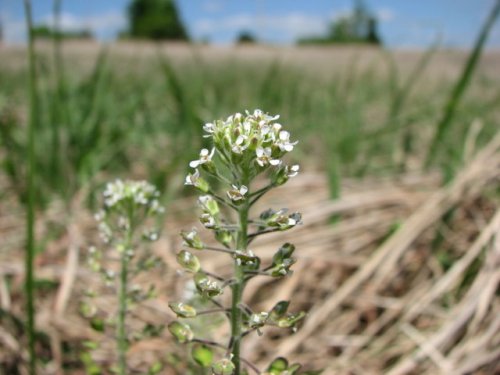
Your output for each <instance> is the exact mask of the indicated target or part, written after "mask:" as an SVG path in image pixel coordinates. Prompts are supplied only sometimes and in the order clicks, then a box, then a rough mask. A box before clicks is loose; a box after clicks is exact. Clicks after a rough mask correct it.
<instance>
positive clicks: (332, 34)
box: [298, 0, 381, 44]
mask: <svg viewBox="0 0 500 375" xmlns="http://www.w3.org/2000/svg"><path fill="white" fill-rule="evenodd" d="M298 42H299V44H319V43H321V44H328V43H369V44H381V39H380V37H379V34H378V22H377V18H376V17H375V16H374V15H373V14H371V13H370V11H369V10H368V8H367V7H366V6H365V3H364V2H363V0H356V1H355V3H354V8H353V11H352V12H351V13H349V14H347V15H345V16H342V17H339V18H337V19H336V20H335V21H333V22H332V24H331V25H330V28H329V32H328V34H327V35H326V36H324V37H313V38H304V39H300V40H299V41H298Z"/></svg>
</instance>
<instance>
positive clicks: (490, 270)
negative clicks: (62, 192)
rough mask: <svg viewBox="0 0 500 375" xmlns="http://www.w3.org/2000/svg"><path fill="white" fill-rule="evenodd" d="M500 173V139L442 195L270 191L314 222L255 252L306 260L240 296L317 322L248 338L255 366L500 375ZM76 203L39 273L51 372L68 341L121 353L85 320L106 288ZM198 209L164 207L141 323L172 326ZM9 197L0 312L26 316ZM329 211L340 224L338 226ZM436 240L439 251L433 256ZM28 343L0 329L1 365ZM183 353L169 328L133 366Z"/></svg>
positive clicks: (370, 185)
mask: <svg viewBox="0 0 500 375" xmlns="http://www.w3.org/2000/svg"><path fill="white" fill-rule="evenodd" d="M499 178H500V137H497V138H496V139H494V140H492V141H491V143H490V144H489V145H488V147H486V148H485V149H484V150H482V151H481V152H479V153H478V154H477V155H476V156H475V158H474V159H473V160H472V161H471V162H470V163H469V164H468V166H467V167H466V168H465V169H464V170H463V171H462V172H461V173H460V174H459V175H458V176H457V177H456V178H455V180H453V181H452V182H451V183H450V184H448V185H447V186H444V187H440V183H439V181H438V179H437V178H435V177H432V176H423V175H411V174H409V175H407V176H405V177H401V178H399V179H397V180H365V181H361V182H360V181H351V182H350V181H346V182H345V183H344V186H343V190H344V191H343V194H342V198H341V199H339V200H337V201H330V200H329V199H328V191H327V186H326V181H325V179H324V178H323V176H322V175H321V174H316V173H309V174H303V175H302V176H301V177H300V178H297V179H295V180H293V181H292V182H291V183H290V184H289V185H288V186H287V187H283V188H280V189H279V190H277V191H275V192H274V194H270V196H269V198H268V200H267V201H266V202H264V203H263V204H262V208H265V207H268V206H274V207H282V206H283V207H284V206H288V207H290V209H291V210H299V211H302V212H303V217H304V223H305V224H304V225H303V226H302V227H301V228H299V229H297V230H295V231H292V232H287V233H285V234H275V235H270V236H269V237H266V238H262V239H259V240H258V241H256V242H255V244H254V251H255V252H256V253H257V254H259V255H260V256H261V257H262V259H263V261H264V262H266V261H268V260H269V259H270V258H271V257H272V254H273V252H274V251H275V249H276V248H277V247H278V246H279V245H280V244H281V243H282V242H283V241H285V240H286V241H290V242H293V243H295V244H296V245H297V248H298V251H297V256H298V258H299V261H298V263H297V264H296V266H295V273H294V275H293V276H292V277H290V278H287V279H285V280H283V281H281V282H279V283H276V282H275V281H270V280H267V279H265V278H263V279H256V280H254V281H252V282H251V283H250V284H249V285H248V288H247V290H246V295H245V299H246V300H247V301H250V304H251V305H252V306H254V307H255V308H256V309H257V310H258V309H262V310H265V309H269V308H270V307H272V305H273V304H274V302H276V301H277V300H283V299H292V300H293V305H292V309H295V310H297V309H305V310H307V311H308V312H309V314H308V317H307V320H306V321H305V324H304V325H303V327H301V329H300V330H299V331H298V332H297V333H296V334H293V335H292V334H283V333H282V332H275V331H274V330H268V331H267V332H266V335H265V339H261V338H258V337H256V336H250V337H249V338H248V339H247V341H246V344H245V354H246V357H248V358H249V359H252V360H254V361H256V362H257V363H259V366H260V367H261V368H262V367H263V366H264V365H265V363H267V362H268V361H269V360H270V359H271V358H273V357H275V356H276V355H287V356H289V357H291V358H293V359H294V360H297V361H299V362H301V363H304V364H307V367H308V368H325V372H324V374H326V375H334V374H335V375H340V374H382V373H384V374H385V373H387V374H391V375H396V374H469V373H475V374H494V373H498V371H499V370H500V367H499V366H498V358H499V356H500V350H499V347H500V334H499V332H500V329H499V328H500V318H499V314H498V313H499V311H500V310H499V306H500V300H499V298H498V285H499V281H500V272H499V269H500V267H499V266H500V235H499V233H500V211H499V210H498V200H495V199H493V198H488V196H487V194H486V192H487V191H488V186H490V187H491V186H495V184H496V186H498V182H499ZM81 196H83V192H82V195H80V196H79V197H80V198H79V197H77V198H75V200H74V202H73V206H72V212H73V214H72V215H71V220H70V222H69V223H59V224H60V225H64V226H65V228H66V229H65V232H64V235H62V236H60V237H57V239H56V240H54V241H52V242H51V243H50V244H48V246H47V251H45V252H44V253H43V254H40V255H39V257H38V259H37V276H38V278H41V279H46V280H52V281H54V282H56V284H57V288H56V289H53V290H51V291H48V292H44V293H43V296H42V295H41V294H40V293H39V296H40V298H39V299H38V301H37V323H38V327H39V329H40V330H42V331H43V332H46V333H47V334H48V336H49V338H50V339H49V341H50V343H51V348H50V351H51V357H52V361H51V363H50V364H49V365H48V366H47V367H46V370H45V371H44V373H47V374H52V373H54V374H55V373H58V371H59V369H60V368H61V366H62V364H63V362H64V358H63V355H62V352H61V343H63V342H66V343H70V344H71V345H75V344H77V343H78V342H81V341H82V340H84V339H90V338H92V339H96V340H98V341H99V342H101V343H102V344H103V345H102V349H101V350H100V351H99V352H97V353H96V357H97V358H98V360H100V361H109V360H110V358H112V352H113V350H112V349H113V343H112V341H111V340H110V337H106V336H100V335H99V334H97V333H96V332H95V331H92V330H91V329H90V328H89V327H88V323H87V322H86V321H85V320H84V319H82V318H81V317H80V316H79V314H78V303H79V296H81V295H82V292H83V290H84V289H85V288H86V287H88V286H89V285H95V284H97V283H98V280H97V279H96V278H95V275H93V274H91V273H89V272H88V271H87V270H86V268H85V266H84V261H83V259H84V253H85V248H86V247H87V246H89V245H90V244H91V243H92V242H93V241H94V240H93V238H95V229H94V223H93V220H92V215H91V213H89V212H88V211H86V210H85V209H84V208H83V204H82V202H81ZM297 196H300V197H301V199H299V200H297V199H294V197H297ZM193 200H194V199H192V198H185V199H183V200H178V201H176V202H175V203H174V204H173V206H172V207H171V208H170V210H169V212H170V215H169V220H168V222H167V223H166V227H165V234H164V236H163V237H162V239H161V241H159V242H158V243H157V245H156V247H155V251H156V252H157V254H158V255H160V256H161V257H162V259H163V260H164V262H165V267H164V268H163V269H162V270H159V271H158V272H156V273H153V274H150V275H149V276H148V280H147V282H153V283H154V284H156V285H157V287H158V289H159V291H160V293H159V297H158V298H157V299H155V300H152V301H150V302H148V303H147V304H146V305H145V306H144V307H142V308H140V309H138V310H137V311H136V313H135V315H134V318H133V322H132V326H136V327H139V326H141V325H143V324H144V322H152V323H156V324H164V323H167V322H168V321H170V320H171V319H173V316H172V313H171V311H170V310H169V308H168V305H167V303H168V301H169V300H176V299H178V298H180V295H181V294H183V293H185V287H186V283H187V282H188V279H189V278H188V277H187V275H179V274H178V273H177V272H176V271H175V270H176V269H177V264H176V262H175V252H176V251H178V250H179V248H180V245H181V244H180V241H179V238H178V235H177V233H178V232H179V230H180V229H181V228H190V227H191V225H192V224H193V223H190V222H189V221H188V220H187V219H183V218H185V217H192V207H193ZM6 202H7V201H6V200H3V203H2V204H3V207H2V211H1V214H0V230H1V232H2V241H3V248H4V249H5V251H2V253H0V303H1V307H2V309H3V310H5V311H7V312H10V313H12V314H13V315H16V316H22V305H21V304H20V302H21V294H22V290H21V288H22V278H23V274H22V273H23V271H22V259H21V254H22V242H21V240H22V238H21V237H20V233H22V225H23V224H22V215H19V214H18V213H19V212H18V208H17V207H15V205H11V206H10V207H8V204H7V203H6ZM61 209H62V208H61V207H58V206H57V205H54V206H53V207H52V209H51V210H49V211H48V212H47V214H46V215H45V216H44V217H43V218H40V222H39V228H47V227H48V225H47V224H48V223H57V221H58V217H60V212H61ZM451 209H454V214H453V216H452V218H451V219H450V220H448V221H447V222H446V223H444V222H443V221H442V220H441V219H442V217H443V215H444V214H445V213H447V212H449V211H450V210H451ZM332 215H336V217H337V218H338V219H337V220H338V221H337V222H336V224H331V220H330V218H331V217H332ZM174 218H175V220H174ZM42 224H43V225H42ZM396 226H397V227H398V229H397V230H394V229H395V227H396ZM438 233H439V235H440V236H441V237H442V239H443V242H442V243H441V244H440V245H439V247H436V246H434V245H433V243H434V242H435V240H436V234H438ZM440 254H441V255H443V254H444V255H445V256H446V258H447V259H448V260H449V264H448V265H444V264H443V263H442V262H441V261H440V258H439V255H440ZM202 258H204V259H203V262H204V264H205V265H206V268H207V269H208V270H212V271H214V272H217V273H220V274H224V273H226V272H227V271H228V267H229V264H228V262H227V259H226V257H224V256H222V257H218V256H212V255H210V256H209V257H206V256H205V257H203V256H202ZM7 280H8V281H9V283H8V284H9V285H10V287H9V288H7ZM42 297H43V298H42ZM112 298H113V296H110V295H107V296H106V295H104V296H103V297H102V300H101V301H100V303H101V304H102V306H104V307H105V308H106V309H108V310H110V309H111V310H112V309H113V308H114V306H113V303H112ZM225 328H226V327H225V326H214V327H213V331H212V335H213V336H215V337H222V336H224V335H225V334H226V330H225ZM23 347H25V345H24V337H23V335H22V334H19V333H16V330H15V329H14V328H12V326H11V325H8V324H5V325H2V326H0V348H1V350H0V363H4V364H5V363H9V362H11V363H15V362H17V363H23V362H24V361H25V360H26V354H25V353H24V350H23V349H22V348H23ZM41 350H42V351H48V350H49V348H45V349H44V348H41ZM175 350H178V349H177V345H176V344H174V343H173V342H172V341H171V338H170V337H169V335H168V333H165V334H162V335H161V336H160V337H158V338H155V339H151V340H146V341H144V342H142V343H141V344H138V345H136V346H133V347H132V348H131V350H130V353H129V354H130V358H129V360H130V364H131V365H132V366H133V367H134V368H135V369H136V370H137V371H138V372H139V373H141V371H144V370H141V369H143V368H144V365H145V364H147V363H151V362H152V361H153V360H154V359H155V358H157V357H162V356H164V355H165V353H166V352H169V351H175ZM20 368H22V365H20ZM74 373H77V371H75V372H74ZM167 373H169V372H168V371H165V374H167ZM181 373H182V372H181Z"/></svg>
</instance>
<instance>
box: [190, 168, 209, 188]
mask: <svg viewBox="0 0 500 375" xmlns="http://www.w3.org/2000/svg"><path fill="white" fill-rule="evenodd" d="M184 185H191V186H194V187H195V188H197V189H198V190H200V191H202V192H204V193H207V192H208V191H209V190H210V185H209V184H208V182H207V181H206V180H205V179H204V178H203V177H200V171H198V169H195V171H194V173H190V174H188V175H187V176H186V180H185V182H184Z"/></svg>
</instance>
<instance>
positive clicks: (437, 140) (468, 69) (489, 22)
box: [426, 0, 500, 168]
mask: <svg viewBox="0 0 500 375" xmlns="http://www.w3.org/2000/svg"><path fill="white" fill-rule="evenodd" d="M499 13H500V0H497V1H496V2H495V5H494V6H493V8H492V9H491V12H490V14H489V15H488V18H487V19H486V21H485V23H484V24H483V27H482V29H481V32H480V34H479V36H478V38H477V40H476V43H475V45H474V49H473V50H472V51H471V53H470V55H469V57H468V59H467V63H466V64H465V67H464V70H463V72H462V75H461V76H460V78H459V80H458V81H457V83H456V85H455V87H454V88H453V91H452V93H451V95H450V98H449V99H448V102H447V103H446V106H445V109H444V114H443V117H442V118H441V120H440V121H439V123H438V124H437V129H436V133H435V135H434V138H433V139H432V143H431V146H430V148H429V152H428V154H427V159H426V167H427V168H428V167H429V166H430V165H431V164H432V163H433V162H434V160H435V159H436V153H437V150H438V148H439V145H440V144H441V142H442V141H443V139H444V136H445V135H446V132H447V130H448V129H449V128H450V126H451V122H452V120H453V115H454V114H455V110H456V107H457V105H458V103H459V102H460V99H461V98H462V96H463V93H464V92H465V89H466V88H467V86H468V84H469V82H470V79H471V77H472V74H473V72H474V69H475V67H476V65H477V62H478V60H479V57H480V56H481V51H482V50H483V47H484V44H485V42H486V39H487V38H488V34H489V33H490V31H491V29H492V28H493V25H494V24H495V21H496V19H497V17H498V14H499Z"/></svg>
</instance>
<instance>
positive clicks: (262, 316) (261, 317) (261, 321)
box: [248, 312, 269, 328]
mask: <svg viewBox="0 0 500 375" xmlns="http://www.w3.org/2000/svg"><path fill="white" fill-rule="evenodd" d="M268 318H269V313H267V312H261V313H258V314H252V315H250V318H249V319H248V327H249V328H259V327H263V326H264V325H265V324H266V322H267V319H268Z"/></svg>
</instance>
